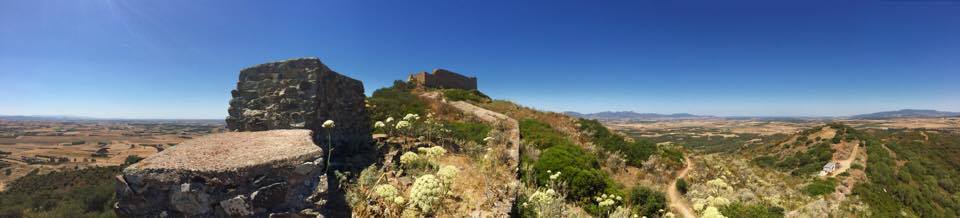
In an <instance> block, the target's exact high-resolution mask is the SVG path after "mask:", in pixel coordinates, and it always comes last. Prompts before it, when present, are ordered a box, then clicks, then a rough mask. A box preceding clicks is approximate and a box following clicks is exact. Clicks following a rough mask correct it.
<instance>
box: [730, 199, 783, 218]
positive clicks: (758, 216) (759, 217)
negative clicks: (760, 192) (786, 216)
mask: <svg viewBox="0 0 960 218" xmlns="http://www.w3.org/2000/svg"><path fill="white" fill-rule="evenodd" d="M783 211H784V209H783V208H782V207H777V206H773V205H767V204H746V203H741V202H734V203H731V204H728V205H724V206H722V207H720V213H721V214H723V215H724V216H726V217H729V218H780V217H783Z"/></svg>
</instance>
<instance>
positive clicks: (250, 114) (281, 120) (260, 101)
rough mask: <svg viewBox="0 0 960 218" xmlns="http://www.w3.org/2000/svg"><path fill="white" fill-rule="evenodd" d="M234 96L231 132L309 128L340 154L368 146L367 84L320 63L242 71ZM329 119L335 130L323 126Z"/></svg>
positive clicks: (295, 62)
mask: <svg viewBox="0 0 960 218" xmlns="http://www.w3.org/2000/svg"><path fill="white" fill-rule="evenodd" d="M232 95H233V99H232V100H230V108H229V110H228V112H229V114H230V116H229V117H227V120H226V121H227V128H228V129H230V130H235V131H262V130H270V129H310V130H313V132H314V134H315V135H314V138H315V139H318V140H317V142H318V143H324V144H325V143H327V135H328V134H329V135H330V136H331V138H332V141H333V143H334V145H335V146H336V149H337V150H338V152H344V151H345V152H350V153H353V152H356V151H359V150H360V147H362V146H367V145H369V144H370V140H371V135H370V132H371V130H370V119H369V117H368V115H367V112H366V107H365V100H366V96H365V95H364V93H363V83H362V82H360V81H359V80H355V79H353V78H350V77H347V76H344V75H341V74H339V73H337V72H334V71H333V70H331V69H330V68H328V67H327V66H326V65H324V64H323V63H321V62H320V59H317V58H300V59H293V60H287V61H281V62H273V63H266V64H260V65H257V66H254V67H250V68H247V69H244V70H242V71H240V80H239V82H237V88H236V89H235V90H233V92H232ZM326 120H333V121H334V122H336V128H332V129H325V128H322V127H321V125H322V124H323V122H324V121H326ZM328 131H329V132H328ZM324 146H326V145H324Z"/></svg>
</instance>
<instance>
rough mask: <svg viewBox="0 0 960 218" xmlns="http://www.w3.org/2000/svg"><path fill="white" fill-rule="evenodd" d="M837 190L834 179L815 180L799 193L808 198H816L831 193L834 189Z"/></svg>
mask: <svg viewBox="0 0 960 218" xmlns="http://www.w3.org/2000/svg"><path fill="white" fill-rule="evenodd" d="M836 188H837V180H836V179H834V178H829V179H825V180H822V179H816V180H814V181H813V182H811V183H810V184H807V186H804V187H803V189H802V190H801V191H803V193H805V194H807V195H809V196H818V195H824V194H829V193H833V191H834V189H836Z"/></svg>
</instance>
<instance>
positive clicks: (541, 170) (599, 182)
mask: <svg viewBox="0 0 960 218" xmlns="http://www.w3.org/2000/svg"><path fill="white" fill-rule="evenodd" d="M599 167H600V163H599V161H597V159H596V158H595V157H594V156H593V155H590V154H588V153H586V152H585V151H584V150H583V149H581V148H579V147H575V146H572V145H560V146H553V147H550V148H547V149H546V150H544V151H543V153H541V154H540V159H538V160H537V162H536V163H535V164H534V166H533V169H534V172H536V181H537V184H538V185H541V186H542V185H546V184H547V182H548V181H549V177H550V173H549V172H558V171H559V172H561V176H560V180H561V181H563V182H565V183H566V184H567V190H568V193H567V199H570V200H573V201H583V200H586V201H589V200H590V198H592V197H594V196H596V195H598V194H599V193H602V192H603V191H604V189H606V188H607V183H606V180H607V175H606V174H604V173H603V172H602V171H600V170H598V169H599ZM548 171H549V172H548Z"/></svg>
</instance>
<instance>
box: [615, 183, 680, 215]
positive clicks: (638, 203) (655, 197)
mask: <svg viewBox="0 0 960 218" xmlns="http://www.w3.org/2000/svg"><path fill="white" fill-rule="evenodd" d="M677 184H680V183H677ZM625 200H626V203H627V205H630V206H631V207H632V208H633V213H634V214H637V215H640V216H647V217H654V216H655V215H656V214H659V213H658V211H659V210H661V209H664V210H665V209H666V208H667V198H666V197H664V194H663V192H659V191H654V190H652V189H650V188H647V187H643V186H639V185H638V186H635V187H633V188H632V189H630V193H629V194H628V195H627V199H625Z"/></svg>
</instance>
